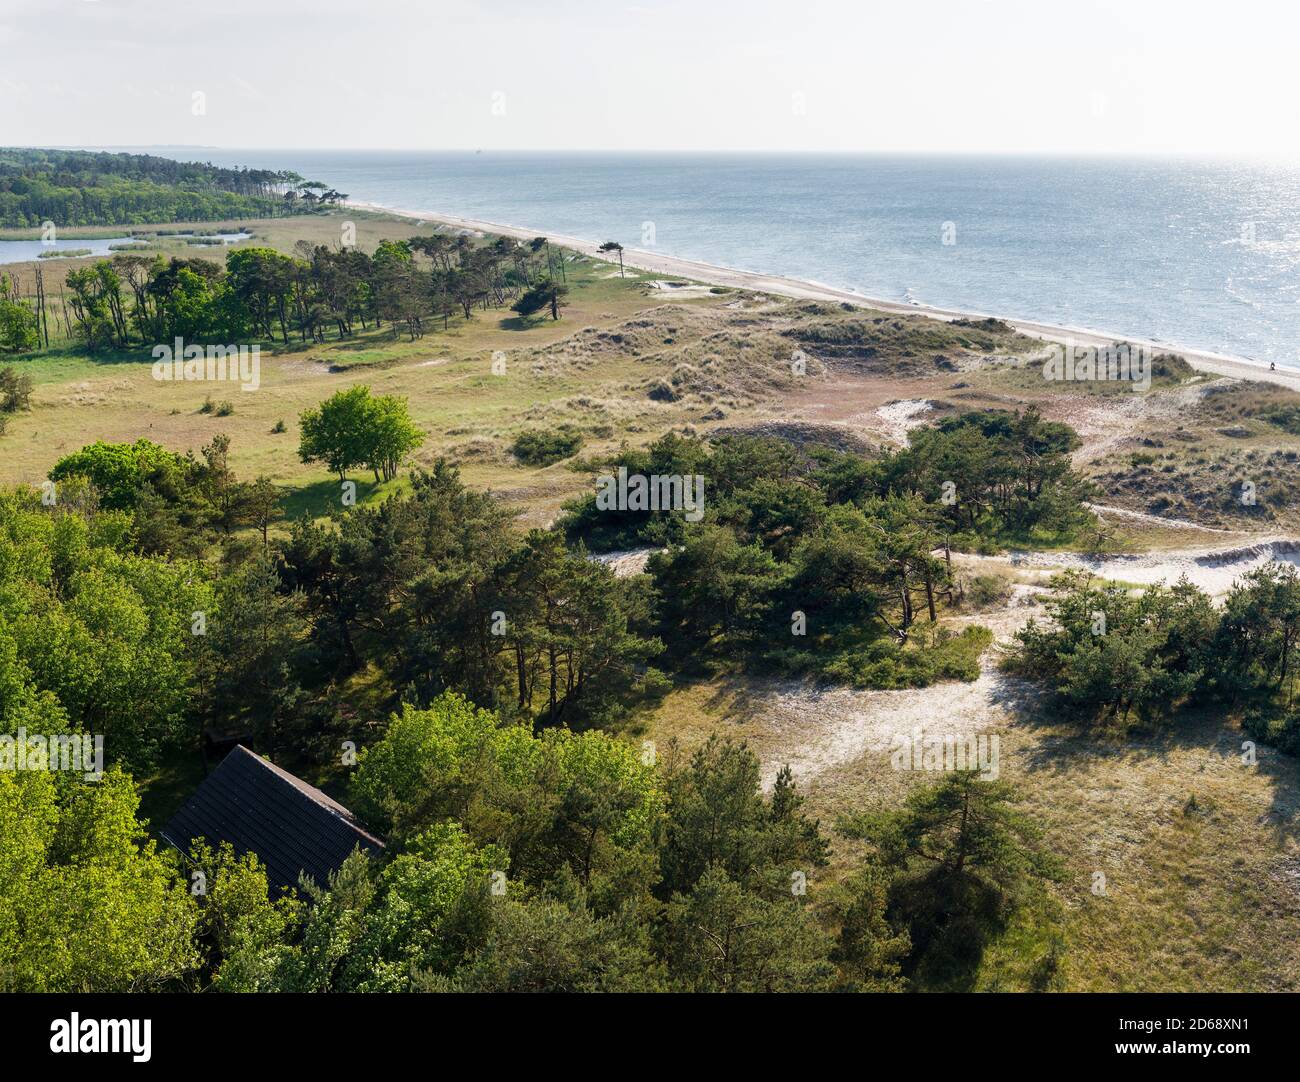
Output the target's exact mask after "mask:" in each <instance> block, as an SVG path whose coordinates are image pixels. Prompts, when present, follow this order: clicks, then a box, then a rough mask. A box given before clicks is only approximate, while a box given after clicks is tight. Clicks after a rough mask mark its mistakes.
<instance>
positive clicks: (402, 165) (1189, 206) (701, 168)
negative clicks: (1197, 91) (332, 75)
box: [122, 147, 1300, 367]
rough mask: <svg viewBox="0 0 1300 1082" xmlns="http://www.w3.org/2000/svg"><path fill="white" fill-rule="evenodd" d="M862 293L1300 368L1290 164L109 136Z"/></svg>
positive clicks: (374, 198) (1298, 254) (1299, 181)
mask: <svg viewBox="0 0 1300 1082" xmlns="http://www.w3.org/2000/svg"><path fill="white" fill-rule="evenodd" d="M122 149H132V150H147V151H148V152H150V153H159V154H164V155H165V156H168V157H178V158H184V159H186V160H199V161H210V162H212V163H214V164H218V165H246V166H250V167H259V168H270V169H292V170H294V171H296V172H298V173H301V174H302V175H303V176H304V177H307V178H309V179H313V180H320V181H323V182H325V183H326V184H328V185H330V186H332V187H334V188H336V189H338V190H339V191H343V192H346V193H348V195H349V197H350V198H352V199H356V200H362V201H367V202H373V203H378V204H381V205H383V206H388V207H393V208H402V209H410V210H422V211H431V212H440V213H445V214H451V215H456V216H460V217H465V218H477V219H480V220H483V221H488V222H498V223H503V224H508V225H515V226H523V227H527V228H529V229H532V230H535V231H536V232H537V233H538V234H544V233H546V232H548V231H550V232H553V233H563V234H568V235H570V236H576V237H582V238H586V239H590V240H594V241H604V240H616V241H619V242H620V243H622V244H623V245H625V246H626V247H628V248H641V249H646V250H651V251H656V252H660V253H663V254H666V255H672V256H678V257H682V258H687V259H693V260H699V261H702V262H705V263H712V264H717V265H720V266H725V267H731V268H735V269H739V270H745V271H753V272H757V273H762V274H775V275H782V276H785V277H790V278H798V279H803V280H807V281H811V282H816V283H821V284H824V285H830V286H835V287H837V288H841V289H849V290H854V291H856V292H858V293H861V294H862V295H864V296H865V297H878V298H883V299H888V300H893V301H901V302H906V303H912V304H917V305H930V306H935V307H940V308H952V309H959V310H962V311H969V312H974V313H978V314H983V315H997V316H1005V317H1017V318H1022V319H1028V320H1035V321H1041V322H1045V323H1053V324H1059V325H1064V326H1068V327H1078V328H1089V329H1096V330H1100V331H1104V332H1108V333H1112V334H1115V335H1126V336H1131V337H1137V338H1145V339H1151V340H1155V341H1158V342H1163V343H1169V344H1170V345H1178V346H1183V347H1184V348H1189V349H1199V350H1206V351H1210V352H1214V353H1220V354H1224V355H1227V356H1233V357H1242V358H1246V359H1250V360H1255V361H1262V362H1274V363H1276V364H1278V365H1279V366H1288V367H1300V166H1298V165H1296V164H1282V163H1278V162H1264V161H1229V160H1193V159H1168V158H1162V159H1154V158H1152V159H1143V158H1131V159H1129V158H1102V157H1095V158H1077V159H1076V158H1066V157H1052V158H1046V157H966V156H934V155H927V156H916V155H911V156H902V155H876V154H738V153H725V154H724V153H718V154H703V153H691V154H686V153H630V152H629V153H610V152H568V153H553V152H524V151H518V152H506V151H497V150H483V151H436V152H434V151H430V152H418V151H341V150H290V149H285V150H274V149H257V150H249V149H245V150H240V149H220V150H218V149H213V148H207V147H188V148H185V147H175V148H162V147H150V148H122Z"/></svg>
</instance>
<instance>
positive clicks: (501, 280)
mask: <svg viewBox="0 0 1300 1082" xmlns="http://www.w3.org/2000/svg"><path fill="white" fill-rule="evenodd" d="M566 274H567V272H566V270H565V268H564V258H563V256H562V255H561V254H559V253H556V254H555V255H552V253H551V251H550V247H549V245H548V244H547V243H546V240H545V238H544V237H539V238H536V239H535V240H533V241H531V242H529V243H527V244H521V243H519V242H517V241H514V240H511V239H509V238H505V237H503V238H499V239H498V240H496V241H494V242H493V243H491V244H487V245H476V244H475V243H473V242H472V241H471V240H470V239H469V238H468V237H464V236H456V237H453V236H448V235H442V234H438V235H434V236H429V237H415V238H412V239H411V240H406V241H391V240H385V241H381V242H380V244H379V246H378V248H377V249H376V250H375V252H374V253H373V254H367V253H365V252H363V251H361V250H359V249H357V248H353V247H345V248H330V247H327V246H325V245H317V246H311V245H308V244H306V243H304V242H300V243H299V246H298V253H297V254H296V255H294V256H287V255H283V254H281V253H280V252H277V251H276V250H275V249H273V248H263V247H252V248H240V249H237V250H234V251H231V252H229V253H228V254H227V256H226V261H225V265H224V266H222V265H220V264H217V263H214V262H212V261H211V260H208V259H201V258H196V259H181V258H175V257H173V258H170V259H166V258H164V257H162V256H147V255H131V254H121V255H116V256H114V257H112V258H111V259H105V260H98V261H96V262H94V263H91V264H89V265H87V266H81V267H76V268H74V269H73V270H70V271H69V272H68V274H67V277H66V286H67V289H68V292H67V293H66V295H64V294H62V293H61V294H60V296H61V297H62V298H63V305H64V320H65V323H66V325H67V327H68V330H69V332H70V334H71V335H72V336H73V337H74V338H75V339H76V340H77V341H78V342H80V343H81V344H82V345H84V346H85V347H86V349H88V350H90V351H91V352H98V351H102V350H109V349H114V350H125V349H129V348H132V347H133V346H137V345H144V346H149V345H153V344H156V343H159V342H171V341H173V340H174V339H176V338H182V339H184V340H185V341H186V342H196V343H208V342H212V343H231V342H247V341H249V340H260V341H270V342H274V341H276V340H278V341H280V342H283V343H288V342H290V341H291V340H297V341H302V342H309V341H310V342H323V341H325V340H326V339H327V338H329V337H331V336H332V337H336V338H339V339H345V338H350V337H352V336H353V335H355V334H356V333H357V330H358V329H361V330H365V329H368V328H371V327H381V326H384V325H388V326H389V327H391V328H392V329H393V332H394V333H398V332H399V331H405V332H406V333H407V334H408V335H409V336H410V337H411V339H413V340H414V339H416V338H419V337H421V336H423V335H424V333H425V332H426V330H427V328H428V327H429V326H430V325H431V324H433V323H436V322H440V323H441V324H442V326H443V327H444V328H445V327H446V326H447V325H448V323H449V321H450V319H451V317H452V316H454V315H458V316H460V317H463V318H464V319H466V320H468V319H472V318H473V316H474V313H475V312H476V311H478V310H482V309H489V308H500V307H503V306H507V305H510V306H512V307H513V308H514V310H515V311H517V312H519V314H520V316H521V317H522V318H525V319H526V318H529V317H531V316H534V315H536V314H538V313H549V314H550V315H551V316H552V318H558V317H559V312H560V307H561V305H562V304H563V303H564V298H565V295H566V293H567V287H566V286H565V285H564V283H563V281H562V279H563V278H564V277H565V275H566ZM557 278H558V279H561V280H557ZM38 284H42V285H43V283H41V282H39V279H38ZM39 292H40V296H41V303H40V310H38V311H35V312H33V311H32V310H31V309H30V308H29V307H27V306H26V305H25V304H24V303H23V302H21V301H20V300H19V298H18V297H17V296H16V293H14V294H13V295H10V294H9V293H6V294H5V295H4V296H3V297H0V305H5V306H7V307H4V308H2V309H0V349H7V350H9V351H10V352H23V351H31V350H34V349H35V348H37V345H38V343H39V341H40V340H43V341H44V343H45V344H46V345H48V344H49V332H48V323H49V317H48V312H46V311H45V308H46V306H47V304H48V303H52V300H51V301H47V300H46V298H45V291H44V289H43V288H42V289H41V290H40V291H39ZM11 308H12V309H13V311H12V312H10V309H11ZM6 313H9V315H8V316H6ZM56 319H57V313H56ZM10 322H12V323H13V324H14V327H15V328H17V329H15V331H14V333H13V334H12V335H8V334H6V333H5V330H4V328H5V326H7V325H8V324H9V323H10ZM42 325H44V326H45V327H46V330H45V333H44V334H43V335H42V336H40V337H39V338H38V336H37V331H38V329H39V328H40V327H41V326H42Z"/></svg>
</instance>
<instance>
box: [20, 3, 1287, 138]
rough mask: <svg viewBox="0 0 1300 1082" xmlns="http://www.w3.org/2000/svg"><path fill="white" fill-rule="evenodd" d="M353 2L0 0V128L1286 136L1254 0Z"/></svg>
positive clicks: (1279, 75) (345, 133)
mask: <svg viewBox="0 0 1300 1082" xmlns="http://www.w3.org/2000/svg"><path fill="white" fill-rule="evenodd" d="M357 15H358V11H357V8H356V7H355V6H354V5H353V4H351V3H345V2H344V0H318V2H314V3H309V2H307V0H281V2H279V3H269V4H268V3H266V2H265V0H256V2H255V0H226V2H224V3H218V4H208V5H204V6H202V7H188V6H187V7H180V6H177V5H174V4H168V3H166V2H165V0H39V2H38V0H0V49H3V52H4V56H5V58H6V64H5V70H4V72H3V73H2V74H0V95H3V96H4V98H5V100H6V102H7V104H8V105H9V109H8V110H7V112H8V114H9V115H8V116H7V117H6V120H5V122H4V124H3V126H2V127H0V143H3V144H7V145H26V146H159V147H161V146H169V147H179V146H193V147H196V148H202V147H204V146H209V147H214V148H220V149H245V148H246V149H301V150H308V149H325V148H329V149H338V150H395V151H396V150H409V151H435V150H478V149H482V150H485V151H487V150H494V151H518V152H522V151H533V150H549V151H575V152H614V151H636V152H640V153H655V152H667V153H696V152H706V151H717V152H734V153H881V154H899V153H904V154H906V153H918V154H921V153H924V154H933V153H958V154H1012V155H1024V154H1051V155H1081V156H1097V155H1103V156H1114V155H1120V156H1131V155H1142V156H1148V155H1154V156H1170V155H1176V156H1191V157H1204V156H1214V157H1219V156H1247V157H1259V158H1279V157H1280V158H1286V159H1290V158H1292V157H1294V156H1295V155H1296V153H1297V150H1296V144H1295V140H1294V138H1293V137H1290V131H1291V130H1292V128H1293V126H1294V121H1295V111H1296V110H1295V102H1296V101H1298V100H1300V71H1297V69H1296V67H1295V65H1294V63H1293V60H1292V57H1291V55H1290V53H1291V45H1290V42H1291V40H1292V38H1293V35H1292V34H1291V33H1289V32H1288V31H1289V30H1291V29H1293V28H1294V26H1295V24H1296V23H1297V21H1298V18H1297V16H1296V15H1294V14H1293V13H1291V12H1290V11H1285V10H1281V9H1277V8H1275V7H1270V6H1266V5H1264V4H1262V3H1259V2H1258V0H1246V2H1244V3H1241V4H1238V5H1236V7H1235V8H1234V14H1233V17H1232V19H1231V21H1230V22H1228V23H1225V21H1224V19H1223V17H1222V14H1221V12H1220V11H1219V10H1218V9H1217V8H1216V7H1212V6H1211V5H1210V4H1208V3H1190V4H1187V3H1184V4H1177V3H1171V2H1167V0H1159V2H1156V3H1152V4H1147V5H1143V6H1142V7H1141V8H1140V9H1135V8H1134V6H1132V5H1128V4H1124V3H1119V2H1117V0H1079V2H1077V3H1074V4H1071V5H1070V6H1069V7H1068V8H1060V9H1053V10H1049V9H1044V7H1043V5H1039V4H1033V3H1028V2H1024V0H992V2H989V3H983V4H970V3H963V2H959V0H930V2H928V3H920V4H912V5H908V6H906V7H903V6H901V5H895V4H881V3H876V4H860V3H845V2H842V0H809V2H808V3H806V4H803V5H800V6H799V8H798V10H797V11H793V12H792V10H791V8H790V6H789V5H787V4H781V3H777V2H775V0H753V2H750V3H743V4H742V3H734V2H723V3H719V4H715V5H710V6H708V7H700V6H698V5H691V4H688V3H685V2H684V0H662V2H659V3H646V2H642V3H638V4H622V5H620V4H608V3H605V4H602V3H597V2H595V0H559V2H557V3H556V4H553V5H551V6H550V7H548V8H547V9H546V10H545V11H541V10H539V9H537V8H536V7H535V6H534V5H528V4H524V3H522V2H520V0H497V2H493V3H482V4H479V3H472V2H470V0H450V2H447V3H442V4H439V5H438V7H437V9H436V10H430V9H429V8H428V7H426V6H424V5H420V4H412V3H406V2H401V0H377V2H375V3H372V4H371V5H370V6H369V7H368V8H367V9H366V10H365V21H364V22H358V20H357ZM1265 31H1267V32H1265ZM1152 58H1155V60H1154V61H1153V60H1152ZM160 61H162V62H163V63H161V64H160ZM88 136H90V137H91V138H87V137H88Z"/></svg>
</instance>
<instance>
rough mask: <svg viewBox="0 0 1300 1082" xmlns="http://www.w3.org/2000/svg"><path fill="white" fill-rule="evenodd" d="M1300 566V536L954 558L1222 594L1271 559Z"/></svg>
mask: <svg viewBox="0 0 1300 1082" xmlns="http://www.w3.org/2000/svg"><path fill="white" fill-rule="evenodd" d="M1273 560H1277V561H1279V562H1282V563H1289V564H1295V565H1298V566H1300V541H1296V540H1294V539H1292V538H1287V537H1264V538H1257V539H1256V540H1254V541H1251V542H1246V543H1244V544H1238V545H1229V546H1223V545H1220V546H1218V547H1216V548H1194V549H1191V548H1189V549H1168V550H1165V551H1161V552H1146V553H1139V554H1135V555H1128V554H1105V555H1099V556H1098V555H1091V554H1086V553H1078V552H1019V553H1012V554H1011V555H1009V556H974V555H970V554H966V553H962V554H958V553H953V562H954V563H955V564H957V565H958V566H960V567H965V568H969V569H971V570H979V569H980V568H981V567H984V568H995V567H996V568H1001V569H1006V568H1014V569H1016V570H1019V571H1028V572H1038V573H1039V578H1040V579H1042V580H1044V581H1045V580H1046V579H1048V578H1050V577H1051V576H1052V575H1053V574H1056V573H1058V572H1060V571H1069V570H1076V571H1088V572H1090V573H1092V574H1094V575H1097V576H1098V577H1100V578H1104V579H1111V580H1113V581H1118V582H1129V583H1135V584H1138V585H1142V586H1150V585H1154V584H1155V583H1158V582H1163V583H1165V584H1166V585H1169V586H1172V585H1173V584H1174V583H1175V582H1177V581H1178V579H1179V577H1180V576H1183V575H1186V576H1187V578H1188V580H1189V581H1190V582H1191V583H1192V584H1193V585H1194V586H1199V587H1200V588H1201V589H1202V590H1204V591H1205V592H1206V593H1208V594H1210V595H1212V596H1214V597H1222V596H1223V595H1224V594H1226V593H1227V592H1228V591H1229V590H1230V589H1231V588H1232V584H1233V583H1234V582H1236V581H1237V579H1239V578H1240V577H1241V576H1242V575H1244V574H1246V572H1248V571H1253V570H1255V569H1256V568H1259V567H1263V566H1264V565H1265V564H1266V563H1269V562H1270V561H1273Z"/></svg>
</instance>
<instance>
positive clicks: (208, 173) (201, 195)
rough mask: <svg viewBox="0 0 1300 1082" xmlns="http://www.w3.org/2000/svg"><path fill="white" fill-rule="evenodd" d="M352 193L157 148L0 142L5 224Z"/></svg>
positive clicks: (304, 209) (247, 206)
mask: <svg viewBox="0 0 1300 1082" xmlns="http://www.w3.org/2000/svg"><path fill="white" fill-rule="evenodd" d="M346 198H347V196H346V195H345V194H344V193H342V192H338V191H335V190H334V189H332V188H330V187H328V186H327V185H325V184H322V183H320V182H319V181H309V180H306V179H305V178H303V177H301V176H299V175H298V174H297V173H294V172H292V171H275V170H269V169H226V168H222V167H219V166H215V165H210V164H204V163H201V162H178V161H172V160H171V159H169V158H159V157H156V156H154V155H152V154H113V153H107V152H93V151H84V150H33V149H19V148H12V147H7V148H6V147H0V228H6V229H22V228H30V227H33V226H40V225H41V224H42V223H43V222H46V221H50V222H54V223H56V224H57V225H58V227H59V228H60V229H68V228H72V227H76V226H89V225H137V224H143V223H147V222H182V221H183V222H211V221H219V220H223V219H231V218H263V217H273V216H275V215H281V214H305V213H311V212H313V211H316V210H319V209H321V208H323V207H327V206H331V205H333V204H335V203H338V202H340V201H342V200H344V199H346Z"/></svg>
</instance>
